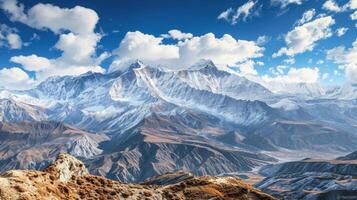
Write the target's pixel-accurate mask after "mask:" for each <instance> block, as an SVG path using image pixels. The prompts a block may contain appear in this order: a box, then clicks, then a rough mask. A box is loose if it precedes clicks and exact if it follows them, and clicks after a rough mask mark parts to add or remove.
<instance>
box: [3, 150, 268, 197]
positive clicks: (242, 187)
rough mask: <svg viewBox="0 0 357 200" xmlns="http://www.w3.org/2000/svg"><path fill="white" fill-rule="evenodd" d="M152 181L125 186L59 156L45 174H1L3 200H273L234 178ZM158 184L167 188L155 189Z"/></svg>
mask: <svg viewBox="0 0 357 200" xmlns="http://www.w3.org/2000/svg"><path fill="white" fill-rule="evenodd" d="M164 179H165V180H164ZM170 180H171V183H170ZM175 180H176V181H175ZM150 181H151V183H150ZM150 181H149V182H147V183H143V184H124V183H120V182H118V181H113V180H110V179H107V178H104V177H100V176H93V175H90V174H89V173H88V171H87V169H86V167H85V166H84V164H83V163H82V162H81V161H79V160H77V159H75V158H74V157H72V156H70V155H67V154H60V155H59V157H58V159H57V160H56V161H55V162H54V163H53V164H52V165H50V166H49V167H48V168H46V169H45V170H44V171H34V170H12V171H8V172H6V173H4V174H2V175H1V177H0V198H1V199H6V200H11V199H24V200H25V199H178V200H179V199H242V200H249V199H254V200H255V199H266V200H270V199H274V198H273V197H271V196H269V195H267V194H265V193H262V192H261V191H259V190H257V189H255V188H253V187H252V186H251V185H249V184H246V183H244V182H243V181H241V180H240V179H238V178H234V177H210V176H204V177H194V176H192V175H190V174H189V175H184V174H182V173H177V175H175V174H171V175H163V176H159V177H156V178H153V179H151V180H150ZM172 181H174V182H172ZM155 182H156V183H168V184H166V185H165V184H164V185H153V183H155ZM148 183H149V184H148Z"/></svg>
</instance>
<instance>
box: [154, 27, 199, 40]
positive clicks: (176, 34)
mask: <svg viewBox="0 0 357 200" xmlns="http://www.w3.org/2000/svg"><path fill="white" fill-rule="evenodd" d="M161 36H162V37H163V38H172V39H174V40H185V39H190V38H192V37H193V35H192V33H183V32H181V31H180V30H177V29H173V30H170V31H169V32H168V34H162V35H161Z"/></svg>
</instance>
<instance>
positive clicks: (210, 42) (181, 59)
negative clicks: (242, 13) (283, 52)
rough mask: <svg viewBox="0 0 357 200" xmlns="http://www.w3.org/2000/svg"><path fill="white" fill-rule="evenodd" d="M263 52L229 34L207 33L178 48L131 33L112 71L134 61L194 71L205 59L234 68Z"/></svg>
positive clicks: (115, 53) (177, 46)
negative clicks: (195, 65) (192, 69)
mask: <svg viewBox="0 0 357 200" xmlns="http://www.w3.org/2000/svg"><path fill="white" fill-rule="evenodd" d="M263 50H264V49H263V48H262V47H259V46H258V45H257V44H256V42H255V41H246V40H236V39H234V38H233V37H232V36H230V35H228V34H225V35H224V36H223V37H221V38H216V36H215V35H214V34H213V33H207V34H205V35H202V36H194V37H192V38H190V39H186V40H184V41H178V42H177V43H174V44H164V43H163V38H162V37H155V36H153V35H149V34H144V33H141V32H139V31H136V32H128V33H127V34H126V35H125V37H124V39H123V40H122V41H121V42H120V45H119V47H118V48H117V49H116V50H114V52H113V54H114V55H116V56H117V60H115V61H114V62H113V64H112V65H111V67H110V71H112V70H115V69H118V68H120V67H121V66H122V65H123V64H125V63H126V62H127V61H130V60H134V59H140V60H142V61H143V62H145V63H148V64H151V65H157V64H161V65H164V66H166V67H169V68H172V69H178V68H187V67H190V66H191V65H193V64H195V63H196V62H198V61H199V60H202V59H210V60H212V61H213V62H214V63H215V64H217V65H219V66H227V65H230V66H234V65H236V64H241V63H243V62H246V61H248V60H250V59H252V58H257V57H260V56H262V51H263Z"/></svg>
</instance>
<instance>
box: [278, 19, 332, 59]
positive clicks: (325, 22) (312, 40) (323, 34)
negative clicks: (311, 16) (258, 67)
mask: <svg viewBox="0 0 357 200" xmlns="http://www.w3.org/2000/svg"><path fill="white" fill-rule="evenodd" d="M334 23H335V20H334V19H333V18H332V17H330V16H326V17H321V18H318V19H315V20H314V21H311V22H308V23H305V24H303V25H301V26H297V27H295V28H294V29H293V30H292V31H290V32H288V33H287V35H286V36H285V43H286V45H287V47H283V48H281V49H280V50H279V51H278V52H277V53H274V54H273V57H278V56H282V55H288V56H294V55H295V54H300V53H303V52H305V51H312V50H313V48H314V47H315V45H316V42H317V41H319V40H322V39H326V38H328V37H330V36H332V32H331V28H330V26H332V25H333V24H334Z"/></svg>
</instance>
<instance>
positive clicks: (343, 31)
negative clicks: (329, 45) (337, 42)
mask: <svg viewBox="0 0 357 200" xmlns="http://www.w3.org/2000/svg"><path fill="white" fill-rule="evenodd" d="M347 31H348V28H346V27H341V28H338V29H337V30H336V34H337V36H338V37H341V36H343V35H344V34H345V33H346V32H347Z"/></svg>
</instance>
